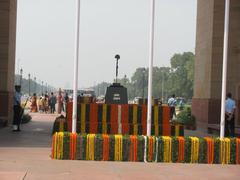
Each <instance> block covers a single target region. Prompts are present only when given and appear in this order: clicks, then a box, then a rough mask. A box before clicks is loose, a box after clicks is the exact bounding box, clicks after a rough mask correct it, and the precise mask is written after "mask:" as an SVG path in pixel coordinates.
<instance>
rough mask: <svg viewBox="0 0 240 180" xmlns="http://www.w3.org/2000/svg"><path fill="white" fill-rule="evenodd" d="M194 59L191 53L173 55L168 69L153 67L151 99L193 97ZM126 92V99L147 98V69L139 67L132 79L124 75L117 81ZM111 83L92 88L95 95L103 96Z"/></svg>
mask: <svg viewBox="0 0 240 180" xmlns="http://www.w3.org/2000/svg"><path fill="white" fill-rule="evenodd" d="M194 59H195V55H194V54H193V53H192V52H184V53H182V54H174V55H173V57H172V58H171V59H170V65H171V66H170V67H153V83H152V84H153V86H152V93H153V98H164V99H165V100H166V99H167V98H168V97H169V96H171V95H172V94H175V95H176V96H177V97H184V98H186V99H191V98H192V96H193V80H194ZM118 82H120V83H121V84H122V85H123V86H125V87H126V88H127V90H128V98H129V99H134V97H144V98H147V90H148V68H145V67H139V68H137V69H136V70H135V72H134V73H133V75H132V77H131V78H129V77H127V76H126V75H125V76H124V77H123V78H120V79H118ZM110 84H111V83H108V82H102V83H99V84H97V85H96V86H94V87H93V89H94V90H95V92H96V95H97V96H99V95H105V92H106V89H107V87H108V86H109V85H110Z"/></svg>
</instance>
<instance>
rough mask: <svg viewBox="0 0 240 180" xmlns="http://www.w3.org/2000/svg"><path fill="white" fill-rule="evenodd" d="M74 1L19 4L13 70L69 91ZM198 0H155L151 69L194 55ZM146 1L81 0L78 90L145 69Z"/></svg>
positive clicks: (30, 0)
mask: <svg viewBox="0 0 240 180" xmlns="http://www.w3.org/2000/svg"><path fill="white" fill-rule="evenodd" d="M75 3H76V0H34V1H33V0H20V1H18V24H17V49H16V71H19V69H20V68H21V67H22V68H23V74H24V76H25V77H26V76H27V74H28V73H30V74H31V75H32V77H33V76H36V77H37V79H38V80H43V81H44V82H47V83H48V84H50V85H53V86H55V87H62V88H71V87H72V81H73V60H74V35H75V10H76V8H75ZM196 8H197V0H156V20H155V23H156V26H155V52H154V53H155V54H154V66H170V58H171V57H172V55H173V54H174V53H182V52H185V51H192V52H194V51H195V34H196ZM149 22H150V1H149V0H81V23H80V33H81V34H80V59H79V60H80V62H79V87H81V88H83V87H89V86H92V85H94V84H97V83H99V82H102V81H107V82H112V81H113V79H114V77H115V59H114V56H115V55H116V54H120V56H121V59H120V61H119V77H120V78H121V77H123V76H124V74H126V75H127V77H131V76H132V74H133V73H134V71H135V69H136V68H137V67H147V66H148V53H149V51H148V47H149Z"/></svg>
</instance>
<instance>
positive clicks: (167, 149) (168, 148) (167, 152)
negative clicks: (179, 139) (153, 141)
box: [162, 136, 172, 162]
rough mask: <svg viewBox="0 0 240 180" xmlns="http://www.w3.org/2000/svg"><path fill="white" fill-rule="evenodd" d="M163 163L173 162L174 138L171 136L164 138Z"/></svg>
mask: <svg viewBox="0 0 240 180" xmlns="http://www.w3.org/2000/svg"><path fill="white" fill-rule="evenodd" d="M162 138H163V144H164V149H163V162H171V161H172V138H171V137H169V136H163V137H162Z"/></svg>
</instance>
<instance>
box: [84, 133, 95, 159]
mask: <svg viewBox="0 0 240 180" xmlns="http://www.w3.org/2000/svg"><path fill="white" fill-rule="evenodd" d="M94 140H95V134H88V135H87V151H86V160H92V161H93V160H94Z"/></svg>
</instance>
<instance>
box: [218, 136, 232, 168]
mask: <svg viewBox="0 0 240 180" xmlns="http://www.w3.org/2000/svg"><path fill="white" fill-rule="evenodd" d="M220 162H221V163H222V164H229V162H230V139H228V138H223V139H220Z"/></svg>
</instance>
